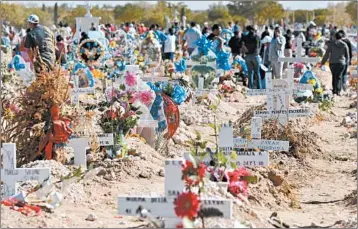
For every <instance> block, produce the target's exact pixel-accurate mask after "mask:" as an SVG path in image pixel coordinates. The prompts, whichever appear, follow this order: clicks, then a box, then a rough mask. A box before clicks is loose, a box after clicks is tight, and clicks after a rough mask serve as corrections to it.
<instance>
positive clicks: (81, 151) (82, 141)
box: [66, 133, 114, 168]
mask: <svg viewBox="0 0 358 229" xmlns="http://www.w3.org/2000/svg"><path fill="white" fill-rule="evenodd" d="M98 140H99V145H100V146H112V145H114V138H113V133H110V134H100V135H98ZM66 147H71V148H73V150H74V152H75V159H74V164H75V165H80V166H82V167H84V168H87V155H86V151H87V150H88V149H89V148H90V138H89V137H81V138H71V139H70V140H69V143H67V145H66Z"/></svg>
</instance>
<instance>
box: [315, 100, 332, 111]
mask: <svg viewBox="0 0 358 229" xmlns="http://www.w3.org/2000/svg"><path fill="white" fill-rule="evenodd" d="M332 107H333V101H330V100H323V101H322V102H321V103H320V104H319V105H318V108H319V109H320V110H321V111H326V112H327V111H329V110H331V109H332Z"/></svg>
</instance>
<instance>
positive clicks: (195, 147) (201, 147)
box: [187, 131, 208, 159]
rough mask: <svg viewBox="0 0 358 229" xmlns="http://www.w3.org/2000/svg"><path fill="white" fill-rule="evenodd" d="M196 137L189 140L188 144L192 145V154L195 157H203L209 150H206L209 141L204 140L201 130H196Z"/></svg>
mask: <svg viewBox="0 0 358 229" xmlns="http://www.w3.org/2000/svg"><path fill="white" fill-rule="evenodd" d="M195 133H196V137H195V139H191V140H189V141H187V143H188V145H189V146H190V154H191V155H192V156H193V157H194V158H198V157H199V158H200V159H203V158H204V157H206V155H207V152H206V151H205V149H206V145H207V144H208V141H203V140H202V139H201V134H200V132H199V131H195Z"/></svg>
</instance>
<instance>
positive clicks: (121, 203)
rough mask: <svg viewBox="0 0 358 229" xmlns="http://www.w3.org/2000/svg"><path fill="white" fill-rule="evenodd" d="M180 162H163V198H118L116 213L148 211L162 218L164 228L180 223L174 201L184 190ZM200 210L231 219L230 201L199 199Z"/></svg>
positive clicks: (125, 213)
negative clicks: (212, 211) (209, 210)
mask: <svg viewBox="0 0 358 229" xmlns="http://www.w3.org/2000/svg"><path fill="white" fill-rule="evenodd" d="M182 163H183V161H182V160H166V162H165V196H161V197H148V196H147V197H134V196H120V197H118V212H119V214H121V215H128V216H136V215H139V213H140V210H141V209H146V210H148V211H149V212H150V213H151V214H152V215H153V216H160V217H164V222H165V227H166V228H173V227H175V226H176V225H177V224H179V223H180V222H181V221H180V219H179V218H178V217H177V216H176V214H175V211H174V208H175V205H174V201H175V198H176V196H177V195H179V194H180V193H182V192H183V191H184V190H185V183H184V181H183V180H182V178H181V175H182ZM201 204H202V209H203V208H214V209H216V210H217V211H218V212H220V213H221V215H222V217H223V218H227V219H232V207H233V203H232V202H231V201H230V200H225V199H215V198H201Z"/></svg>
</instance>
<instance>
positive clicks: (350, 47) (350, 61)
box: [339, 30, 353, 91]
mask: <svg viewBox="0 0 358 229" xmlns="http://www.w3.org/2000/svg"><path fill="white" fill-rule="evenodd" d="M339 32H340V33H341V34H342V35H343V38H342V41H343V42H344V43H346V45H347V47H348V54H349V62H348V64H347V65H346V67H345V68H344V71H343V90H344V91H346V90H347V78H348V67H349V65H352V58H353V50H352V43H351V41H350V40H349V39H348V37H347V36H346V33H345V32H344V31H343V30H339Z"/></svg>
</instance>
